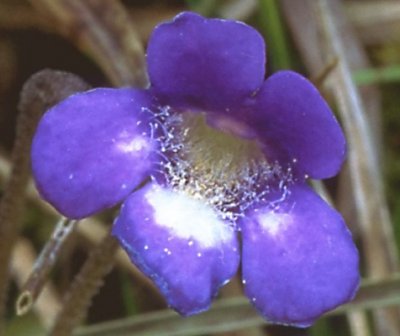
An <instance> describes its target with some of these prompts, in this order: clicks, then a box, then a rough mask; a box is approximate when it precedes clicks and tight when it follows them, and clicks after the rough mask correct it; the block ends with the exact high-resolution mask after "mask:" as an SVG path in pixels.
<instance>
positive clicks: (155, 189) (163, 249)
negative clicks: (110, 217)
mask: <svg viewBox="0 0 400 336" xmlns="http://www.w3.org/2000/svg"><path fill="white" fill-rule="evenodd" d="M113 235H114V236H116V237H117V238H118V239H119V241H120V242H121V244H122V246H123V247H124V248H125V250H126V252H127V253H128V255H129V257H130V258H131V260H132V262H133V263H134V264H135V265H137V266H138V267H139V268H140V269H141V270H142V271H143V273H145V274H146V275H147V276H148V277H150V278H151V279H152V280H153V281H154V282H155V284H156V285H157V286H158V288H159V289H160V290H161V292H162V293H163V295H164V296H165V298H166V299H167V301H168V304H169V305H170V306H171V307H172V308H174V309H175V310H177V311H178V312H179V313H180V314H182V315H192V314H195V313H198V312H201V311H204V310H206V309H208V308H209V306H210V303H211V300H212V298H213V297H214V296H215V295H216V294H217V292H218V289H219V288H220V287H221V286H222V285H224V284H225V283H226V282H227V281H228V280H229V279H230V278H231V277H232V276H233V275H234V274H235V273H236V271H237V268H238V265H239V252H238V249H239V248H238V241H237V237H236V233H235V231H234V230H233V229H232V228H231V227H229V226H228V225H226V223H224V222H222V221H221V220H220V219H219V218H218V217H217V215H216V213H215V212H214V211H213V210H212V209H211V208H209V207H208V206H207V205H205V204H204V203H203V202H202V201H200V200H196V199H193V198H191V197H190V196H187V195H185V194H182V193H177V192H174V191H172V190H169V189H164V188H162V187H160V186H158V185H156V184H149V185H147V186H146V187H145V188H143V189H141V190H139V191H138V192H136V193H134V194H132V195H131V196H130V197H129V198H128V199H127V200H126V202H125V203H124V205H123V207H122V209H121V213H120V215H119V217H118V218H117V220H116V222H115V224H114V228H113Z"/></svg>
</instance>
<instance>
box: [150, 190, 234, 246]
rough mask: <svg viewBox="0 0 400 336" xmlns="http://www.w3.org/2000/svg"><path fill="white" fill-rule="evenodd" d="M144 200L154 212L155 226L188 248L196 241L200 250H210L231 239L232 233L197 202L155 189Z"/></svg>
mask: <svg viewBox="0 0 400 336" xmlns="http://www.w3.org/2000/svg"><path fill="white" fill-rule="evenodd" d="M146 199H147V201H148V202H149V204H150V205H151V206H152V207H153V209H154V219H155V222H156V223H157V224H158V225H159V226H162V227H165V228H167V229H168V230H170V231H171V233H172V234H174V235H176V236H177V237H178V238H181V239H187V240H188V245H189V246H191V245H193V241H196V242H197V243H198V244H199V245H200V246H201V247H203V248H212V247H216V246H220V245H221V244H223V243H225V242H229V241H230V240H232V239H233V238H234V235H235V232H234V231H233V229H232V228H231V227H229V226H228V225H226V224H225V223H224V222H223V221H221V220H220V219H219V218H218V216H217V213H216V212H215V211H214V210H213V209H212V208H210V207H209V206H207V205H206V204H205V203H204V202H203V201H201V200H198V199H194V198H191V197H190V196H188V195H186V194H184V193H178V192H175V191H170V190H165V189H161V188H158V187H155V188H153V189H151V190H150V191H149V192H148V193H147V195H146Z"/></svg>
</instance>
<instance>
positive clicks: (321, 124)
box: [247, 71, 346, 178]
mask: <svg viewBox="0 0 400 336" xmlns="http://www.w3.org/2000/svg"><path fill="white" fill-rule="evenodd" d="M255 99H256V105H255V107H254V108H253V111H252V112H251V113H250V114H249V116H247V118H248V121H249V123H250V124H251V125H252V126H253V127H254V128H255V129H257V130H258V132H259V134H260V138H261V139H262V140H263V142H264V143H265V145H266V147H267V151H268V149H269V151H270V152H272V153H277V152H279V154H278V155H279V156H280V159H281V161H288V162H290V163H293V162H294V163H295V165H294V166H295V168H296V169H297V172H298V173H300V174H307V175H309V176H311V177H313V178H327V177H331V176H333V175H335V174H337V172H338V171H339V169H340V167H341V165H342V163H343V160H344V158H345V153H346V140H345V138H344V135H343V132H342V130H341V128H340V125H339V124H338V122H337V120H336V118H335V116H334V115H333V113H332V111H331V109H330V108H329V106H328V105H327V103H326V102H325V100H324V99H323V98H322V97H321V95H320V94H319V92H318V91H317V89H316V88H315V87H314V86H313V85H312V84H311V82H309V81H308V80H307V79H306V78H304V77H302V76H301V75H299V74H297V73H295V72H292V71H280V72H277V73H275V74H274V75H272V76H271V77H269V78H268V79H267V81H266V82H265V83H264V85H263V86H262V88H261V90H260V91H259V92H258V94H257V96H256V97H255Z"/></svg>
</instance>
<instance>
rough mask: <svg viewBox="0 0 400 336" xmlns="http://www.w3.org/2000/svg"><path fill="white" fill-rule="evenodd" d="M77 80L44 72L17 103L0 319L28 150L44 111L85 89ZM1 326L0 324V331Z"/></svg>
mask: <svg viewBox="0 0 400 336" xmlns="http://www.w3.org/2000/svg"><path fill="white" fill-rule="evenodd" d="M87 88H88V87H87V85H86V84H85V83H84V82H83V81H81V80H80V79H79V78H78V77H76V76H73V75H70V74H67V73H64V72H59V71H50V70H43V71H41V72H39V73H37V74H35V75H33V76H32V77H31V78H30V79H29V80H28V81H27V82H26V84H25V85H24V87H23V89H22V92H21V98H20V102H19V111H20V114H19V118H18V123H17V132H16V141H15V145H14V149H13V153H12V162H13V168H12V171H11V175H10V178H9V181H8V183H7V185H6V188H5V190H4V194H3V198H2V199H1V203H0V318H3V317H4V314H5V301H6V298H7V292H8V284H9V265H10V258H11V253H12V248H13V246H14V244H15V242H16V239H17V237H18V233H19V229H20V222H21V220H22V214H23V208H24V203H25V200H24V194H25V189H26V186H27V184H28V181H29V173H30V159H29V155H27V153H29V149H30V146H31V142H32V137H33V134H34V132H35V129H36V126H37V123H38V121H39V119H40V117H41V116H42V114H43V112H44V111H45V110H46V109H47V108H49V107H50V106H52V105H54V104H55V103H57V102H58V101H59V100H61V99H63V98H65V97H67V96H69V95H70V94H71V93H73V92H76V91H78V90H84V89H87ZM2 324H3V323H0V330H1V328H2V326H1V325H2Z"/></svg>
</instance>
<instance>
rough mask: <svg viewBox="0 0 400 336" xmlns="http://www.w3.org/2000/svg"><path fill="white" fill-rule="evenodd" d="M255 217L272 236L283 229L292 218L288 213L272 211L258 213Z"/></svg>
mask: <svg viewBox="0 0 400 336" xmlns="http://www.w3.org/2000/svg"><path fill="white" fill-rule="evenodd" d="M257 219H258V221H259V223H260V224H261V225H262V227H263V228H264V229H265V230H266V231H267V232H268V233H269V234H270V235H271V236H273V237H275V236H277V235H278V234H279V233H281V232H282V231H285V230H286V228H287V227H288V225H289V224H290V222H291V220H292V218H291V216H290V215H288V214H285V213H276V212H273V211H268V212H265V213H262V214H259V215H258V217H257Z"/></svg>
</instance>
